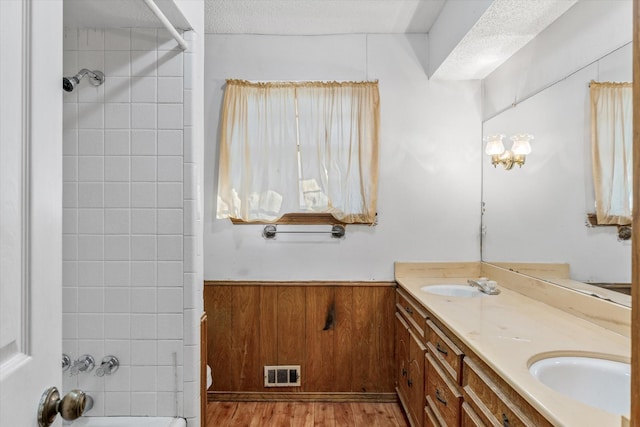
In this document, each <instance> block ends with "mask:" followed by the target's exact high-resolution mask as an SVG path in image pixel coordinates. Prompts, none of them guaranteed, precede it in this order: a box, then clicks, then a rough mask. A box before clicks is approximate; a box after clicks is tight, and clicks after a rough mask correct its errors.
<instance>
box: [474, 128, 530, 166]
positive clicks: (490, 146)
mask: <svg viewBox="0 0 640 427" xmlns="http://www.w3.org/2000/svg"><path fill="white" fill-rule="evenodd" d="M504 138H505V136H504V135H491V136H488V137H487V138H486V142H487V146H486V148H485V152H486V153H487V154H488V155H490V156H491V164H492V165H493V167H497V166H498V165H502V166H503V167H504V168H505V169H506V170H511V169H512V168H513V165H518V166H519V167H522V165H524V161H525V160H526V157H527V154H529V153H531V144H530V142H531V141H532V140H533V136H531V135H524V134H522V135H513V136H512V137H511V138H510V139H511V141H513V145H512V146H511V150H506V149H505V148H504V143H503V142H502V140H503V139H504Z"/></svg>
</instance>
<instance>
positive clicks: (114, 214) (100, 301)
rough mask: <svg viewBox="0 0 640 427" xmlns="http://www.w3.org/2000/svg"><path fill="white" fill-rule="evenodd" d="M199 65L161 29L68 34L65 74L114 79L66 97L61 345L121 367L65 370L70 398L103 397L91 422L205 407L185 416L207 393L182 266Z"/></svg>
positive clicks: (68, 350)
mask: <svg viewBox="0 0 640 427" xmlns="http://www.w3.org/2000/svg"><path fill="white" fill-rule="evenodd" d="M192 60H193V54H192V53H190V52H186V53H184V52H182V51H181V50H179V49H177V45H176V43H175V41H174V40H173V39H172V38H171V37H170V35H169V34H168V33H166V32H165V31H163V30H156V29H147V28H145V29H137V28H136V29H126V28H125V29H107V30H102V29H69V28H68V29H65V40H64V71H65V73H66V74H75V73H76V72H77V71H78V70H79V69H80V68H89V69H99V70H101V71H103V72H104V73H105V76H106V80H105V83H104V85H102V86H99V87H97V88H96V87H93V86H91V85H90V84H88V82H85V81H83V82H82V83H81V84H80V86H79V87H78V88H77V89H76V91H74V92H73V93H65V95H64V138H63V141H64V150H63V151H64V160H63V168H64V174H63V179H64V196H63V198H64V200H63V206H64V212H63V230H64V236H63V259H64V264H63V300H64V303H63V311H64V313H63V348H64V351H65V352H66V353H67V354H69V356H71V358H72V359H75V358H77V357H79V356H80V355H81V354H84V353H89V354H92V355H93V356H94V357H95V359H96V361H98V363H99V361H100V360H101V359H102V357H104V356H105V355H107V354H113V355H116V356H117V357H118V358H119V360H120V368H119V370H118V371H117V372H116V373H114V374H113V375H111V376H104V377H97V376H96V375H95V371H94V372H91V373H81V374H79V375H77V376H73V377H72V376H70V375H69V373H68V372H67V373H65V375H64V385H63V386H64V389H65V390H69V389H71V388H75V387H81V388H83V389H84V390H85V391H87V392H88V393H89V394H91V395H92V396H93V397H94V399H95V406H94V409H93V410H92V411H91V414H90V415H94V416H100V415H144V416H147V415H149V416H154V415H171V416H175V415H181V416H187V415H184V414H186V413H187V412H188V416H190V417H192V418H193V417H194V416H195V415H194V414H196V413H197V410H198V402H197V400H193V401H189V402H188V404H187V405H186V407H187V409H188V410H186V411H185V405H184V403H185V402H183V399H184V396H189V397H190V398H191V397H193V396H197V391H198V382H197V378H198V377H197V376H196V375H194V374H193V372H194V370H195V369H197V366H189V367H186V366H184V363H185V361H188V362H189V363H190V364H193V363H196V362H197V360H194V358H193V355H194V349H193V347H194V346H193V342H192V341H193V339H192V337H193V336H194V334H195V333H196V332H197V326H198V325H197V319H198V318H199V313H198V312H196V310H193V309H192V308H193V307H194V303H193V299H194V298H195V294H196V291H195V290H194V289H192V288H193V287H195V286H196V284H195V283H194V280H193V273H192V272H191V271H190V270H189V271H186V270H185V268H186V267H185V266H186V265H187V264H185V263H184V259H185V253H184V252H185V250H191V245H186V244H185V243H184V240H185V233H186V231H189V235H190V234H192V233H191V230H193V226H192V225H191V224H189V223H188V221H189V219H191V218H192V216H191V214H189V217H188V218H186V216H185V214H184V212H185V209H187V207H189V212H191V211H192V208H191V206H192V205H193V200H192V199H193V195H194V194H195V193H194V189H193V188H191V187H192V186H194V185H195V184H194V180H193V177H192V172H193V163H187V164H185V161H186V159H185V158H184V157H183V154H184V153H185V152H187V150H188V151H189V152H191V151H192V150H191V148H190V145H191V140H190V139H189V138H190V135H191V131H190V129H189V130H187V128H190V127H191V117H190V114H189V116H187V113H188V112H189V111H191V108H190V107H189V108H185V106H184V102H185V101H188V102H191V96H190V93H187V92H188V91H187V88H186V86H185V85H186V84H187V83H188V82H190V81H191V80H192V79H191V77H190V76H189V77H187V76H185V74H184V72H185V70H191V69H192V68H193V67H191V64H190V63H191V61H192ZM189 72H190V71H189ZM189 91H190V88H189ZM192 160H193V159H189V162H192ZM185 172H186V173H185ZM185 175H186V176H187V179H184V178H183V176H185ZM186 198H188V200H185V199H186ZM183 248H184V249H183ZM187 259H193V256H189V257H187ZM189 268H191V267H189ZM187 278H189V279H190V280H187ZM199 306H201V304H200V305H199ZM187 309H188V310H187ZM185 310H186V311H185ZM185 313H187V315H189V316H191V317H193V319H185ZM186 327H189V328H196V329H194V331H193V332H192V331H190V333H189V334H185V328H186ZM187 336H188V337H189V346H188V347H185V344H186V342H185V337H187ZM185 352H186V353H185ZM185 354H188V357H185ZM185 373H188V378H187V376H186V375H185ZM176 378H177V381H176ZM185 393H186V394H185ZM194 393H195V394H194ZM183 413H184V414H183Z"/></svg>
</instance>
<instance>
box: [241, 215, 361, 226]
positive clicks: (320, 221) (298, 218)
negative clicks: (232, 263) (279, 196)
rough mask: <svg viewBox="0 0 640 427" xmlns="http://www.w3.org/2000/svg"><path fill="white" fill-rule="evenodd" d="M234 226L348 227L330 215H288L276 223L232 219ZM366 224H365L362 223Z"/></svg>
mask: <svg viewBox="0 0 640 427" xmlns="http://www.w3.org/2000/svg"><path fill="white" fill-rule="evenodd" d="M231 222H232V223H233V224H234V225H252V224H253V225H255V224H276V225H278V224H289V225H335V224H340V225H346V223H345V222H342V221H340V220H338V219H335V218H334V217H333V215H331V214H329V213H288V214H285V215H284V216H283V217H282V218H280V219H279V220H278V221H276V222H265V221H243V220H241V219H235V218H231ZM362 224H365V223H362Z"/></svg>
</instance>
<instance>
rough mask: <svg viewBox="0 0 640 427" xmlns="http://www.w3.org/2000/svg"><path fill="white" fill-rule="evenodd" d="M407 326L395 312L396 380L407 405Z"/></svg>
mask: <svg viewBox="0 0 640 427" xmlns="http://www.w3.org/2000/svg"><path fill="white" fill-rule="evenodd" d="M409 340H410V337H409V327H408V326H407V324H406V323H405V321H404V320H403V319H402V316H401V315H400V314H399V313H396V380H397V382H398V394H399V396H400V399H402V401H403V403H404V404H405V405H406V406H407V407H408V406H409V400H408V398H409V387H408V381H409Z"/></svg>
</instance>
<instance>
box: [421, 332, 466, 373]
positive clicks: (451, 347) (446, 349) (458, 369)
mask: <svg viewBox="0 0 640 427" xmlns="http://www.w3.org/2000/svg"><path fill="white" fill-rule="evenodd" d="M427 329H428V332H429V335H428V340H429V343H428V344H427V345H428V347H429V351H430V352H431V354H432V355H433V356H434V357H435V358H436V359H437V360H438V361H439V362H440V363H441V365H442V368H443V369H444V371H445V372H446V373H447V374H448V375H449V376H450V377H451V379H452V380H453V381H454V382H455V383H456V384H462V382H461V381H462V358H463V357H464V353H463V352H462V350H460V349H459V348H458V346H456V345H455V344H454V343H453V342H452V341H451V340H450V339H449V338H448V337H447V336H446V335H445V334H444V332H442V330H441V329H440V328H439V327H438V326H437V325H436V324H435V323H433V322H432V321H431V320H427Z"/></svg>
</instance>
